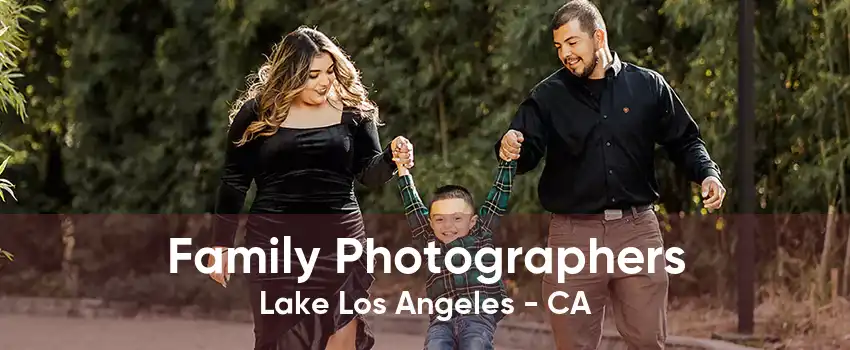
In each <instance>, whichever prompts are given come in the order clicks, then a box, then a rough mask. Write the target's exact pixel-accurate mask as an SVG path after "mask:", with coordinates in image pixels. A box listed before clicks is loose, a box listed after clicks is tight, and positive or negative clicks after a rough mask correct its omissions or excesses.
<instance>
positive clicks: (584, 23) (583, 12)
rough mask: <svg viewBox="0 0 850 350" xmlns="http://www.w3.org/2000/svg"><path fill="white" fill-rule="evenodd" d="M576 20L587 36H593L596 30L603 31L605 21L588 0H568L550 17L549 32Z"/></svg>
mask: <svg viewBox="0 0 850 350" xmlns="http://www.w3.org/2000/svg"><path fill="white" fill-rule="evenodd" d="M574 19H577V20H578V23H579V26H580V27H581V29H582V30H583V31H584V32H586V33H587V34H593V31H594V30H596V29H602V30H606V29H605V20H604V19H603V18H602V14H601V13H600V12H599V9H598V8H597V7H596V5H594V4H593V3H592V2H590V1H588V0H570V1H567V3H566V4H564V5H563V6H561V8H559V9H558V11H555V15H554V16H552V24H551V25H550V27H551V28H550V30H553V31H554V30H557V29H558V28H561V26H563V25H565V24H567V23H569V22H570V21H572V20H574Z"/></svg>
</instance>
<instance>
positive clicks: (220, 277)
mask: <svg viewBox="0 0 850 350" xmlns="http://www.w3.org/2000/svg"><path fill="white" fill-rule="evenodd" d="M212 248H213V249H221V273H218V272H215V271H213V272H212V273H210V278H212V279H213V281H216V282H218V284H220V285H221V286H222V287H224V288H227V281H230V273H228V272H227V252H228V251H229V249H228V248H227V247H212ZM213 266H215V255H212V254H210V255H209V257H208V259H207V267H213Z"/></svg>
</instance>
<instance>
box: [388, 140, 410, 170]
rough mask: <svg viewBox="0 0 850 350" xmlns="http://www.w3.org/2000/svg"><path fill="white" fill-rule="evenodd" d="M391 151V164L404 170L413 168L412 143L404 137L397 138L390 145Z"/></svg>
mask: <svg viewBox="0 0 850 350" xmlns="http://www.w3.org/2000/svg"><path fill="white" fill-rule="evenodd" d="M390 148H391V149H392V151H393V162H395V163H396V164H397V165H399V166H404V167H405V168H408V169H410V168H412V167H413V143H411V142H410V141H409V140H408V139H406V138H405V137H404V136H398V137H396V138H395V139H393V142H392V143H391V144H390Z"/></svg>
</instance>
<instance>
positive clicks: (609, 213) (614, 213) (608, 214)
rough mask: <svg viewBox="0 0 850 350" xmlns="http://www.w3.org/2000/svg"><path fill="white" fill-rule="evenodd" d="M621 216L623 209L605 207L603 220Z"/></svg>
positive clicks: (620, 217) (616, 218)
mask: <svg viewBox="0 0 850 350" xmlns="http://www.w3.org/2000/svg"><path fill="white" fill-rule="evenodd" d="M622 218H623V211H622V210H620V209H606V210H605V221H611V220H619V219H622Z"/></svg>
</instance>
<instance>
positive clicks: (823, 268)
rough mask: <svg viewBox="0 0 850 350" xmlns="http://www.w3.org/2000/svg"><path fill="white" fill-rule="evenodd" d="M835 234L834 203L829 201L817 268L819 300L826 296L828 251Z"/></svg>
mask: <svg viewBox="0 0 850 350" xmlns="http://www.w3.org/2000/svg"><path fill="white" fill-rule="evenodd" d="M834 236H835V203H834V202H833V203H830V205H829V210H828V212H827V215H826V237H825V238H824V241H823V250H822V251H821V256H820V264H819V265H818V269H817V286H816V288H817V291H818V293H817V297H818V298H819V299H820V300H823V298H824V297H825V296H826V291H827V288H826V275H827V272H828V271H829V255H830V254H829V252H830V251H832V240H833V237H834Z"/></svg>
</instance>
